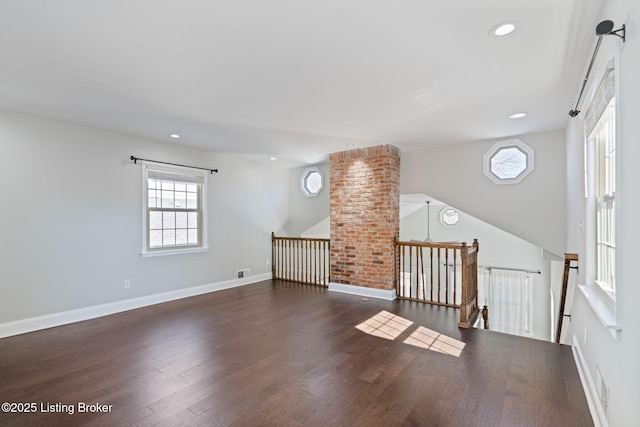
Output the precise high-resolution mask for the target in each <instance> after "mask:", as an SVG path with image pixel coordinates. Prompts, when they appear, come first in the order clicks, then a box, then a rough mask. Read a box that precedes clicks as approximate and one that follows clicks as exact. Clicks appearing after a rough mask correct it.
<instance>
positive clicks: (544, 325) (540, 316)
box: [400, 203, 551, 341]
mask: <svg viewBox="0 0 640 427" xmlns="http://www.w3.org/2000/svg"><path fill="white" fill-rule="evenodd" d="M442 208H444V205H441V204H436V203H431V213H430V215H427V208H426V206H424V207H421V208H420V209H418V210H417V211H415V212H414V213H412V214H410V215H408V216H407V217H405V218H403V219H402V220H401V221H400V240H404V241H409V240H412V239H415V240H424V239H425V238H426V236H427V218H429V219H430V220H429V235H430V237H431V239H432V240H434V241H436V242H451V241H459V242H467V243H469V244H471V243H473V239H478V242H479V244H480V249H479V251H478V264H479V265H481V266H485V267H502V268H514V269H519V270H528V271H540V272H541V274H540V275H533V280H534V282H533V284H534V288H533V306H534V316H533V319H532V332H533V338H536V339H541V340H547V341H548V340H550V338H551V337H550V335H549V331H550V328H551V326H550V304H549V287H550V282H549V281H550V276H549V275H550V271H549V269H550V265H549V261H548V260H545V259H544V257H543V251H542V249H541V248H539V247H537V246H535V245H533V244H531V243H529V242H526V241H524V240H522V239H520V238H518V237H516V236H514V235H512V234H509V233H507V232H505V231H503V230H500V229H498V228H496V227H494V226H492V225H490V224H487V223H485V222H483V221H480V220H479V219H477V218H474V217H472V216H471V215H468V214H466V213H465V212H462V211H460V210H458V212H460V214H461V217H460V222H459V223H458V225H457V226H455V227H446V226H444V225H443V224H442V223H441V222H440V219H439V218H440V217H439V215H440V211H441V209H442ZM489 316H491V313H489Z"/></svg>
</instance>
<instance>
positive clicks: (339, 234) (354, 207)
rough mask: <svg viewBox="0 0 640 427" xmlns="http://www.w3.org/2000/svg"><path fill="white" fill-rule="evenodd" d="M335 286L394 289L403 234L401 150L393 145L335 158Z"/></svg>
mask: <svg viewBox="0 0 640 427" xmlns="http://www.w3.org/2000/svg"><path fill="white" fill-rule="evenodd" d="M330 161H331V190H330V197H331V202H330V215H331V217H330V220H331V265H330V271H331V281H332V282H333V283H341V284H345V285H355V286H362V287H366V288H375V289H383V290H387V291H390V290H393V289H394V283H393V281H394V276H395V274H394V239H395V238H396V237H397V236H398V234H399V232H400V150H399V149H398V148H397V147H394V146H392V145H381V146H377V147H369V148H361V149H357V150H351V151H343V152H339V153H333V154H331V156H330Z"/></svg>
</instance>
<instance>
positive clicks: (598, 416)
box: [571, 335, 609, 427]
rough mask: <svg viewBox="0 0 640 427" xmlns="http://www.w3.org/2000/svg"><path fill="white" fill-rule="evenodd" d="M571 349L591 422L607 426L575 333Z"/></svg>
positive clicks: (597, 426)
mask: <svg viewBox="0 0 640 427" xmlns="http://www.w3.org/2000/svg"><path fill="white" fill-rule="evenodd" d="M571 350H573V359H574V360H575V362H576V366H577V368H578V374H580V381H581V382H582V388H583V389H584V394H585V396H586V397H587V404H588V405H589V412H591V418H593V424H594V425H595V427H608V426H609V423H608V422H607V416H606V415H605V413H604V411H603V409H602V406H601V405H600V399H599V398H598V392H597V391H596V387H595V383H594V381H593V377H592V376H591V372H590V371H589V368H588V366H587V362H586V360H585V359H584V355H583V354H582V350H581V349H580V345H579V344H578V338H576V336H575V335H574V336H573V344H572V346H571Z"/></svg>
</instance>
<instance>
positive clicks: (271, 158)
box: [269, 157, 278, 160]
mask: <svg viewBox="0 0 640 427" xmlns="http://www.w3.org/2000/svg"><path fill="white" fill-rule="evenodd" d="M269 160H278V158H277V157H269Z"/></svg>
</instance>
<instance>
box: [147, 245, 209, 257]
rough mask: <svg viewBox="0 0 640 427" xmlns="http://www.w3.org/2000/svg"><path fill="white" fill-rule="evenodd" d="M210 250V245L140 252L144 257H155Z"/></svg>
mask: <svg viewBox="0 0 640 427" xmlns="http://www.w3.org/2000/svg"><path fill="white" fill-rule="evenodd" d="M207 251H209V247H199V248H181V249H166V250H158V251H150V252H146V251H143V252H140V256H142V257H143V258H148V257H155V256H166V255H181V254H193V253H198V252H207Z"/></svg>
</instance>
